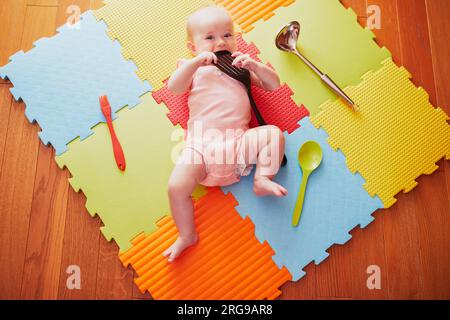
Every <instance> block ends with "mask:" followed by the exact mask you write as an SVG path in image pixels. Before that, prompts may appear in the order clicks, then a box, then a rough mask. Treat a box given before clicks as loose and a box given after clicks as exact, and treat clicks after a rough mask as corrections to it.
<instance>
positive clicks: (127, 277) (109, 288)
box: [96, 236, 135, 300]
mask: <svg viewBox="0 0 450 320" xmlns="http://www.w3.org/2000/svg"><path fill="white" fill-rule="evenodd" d="M134 285H135V284H134V283H133V270H132V269H130V268H128V269H125V268H124V267H123V265H122V263H121V262H120V260H119V247H118V246H117V244H116V243H115V242H107V241H106V239H105V238H104V237H103V236H101V237H100V252H99V257H98V271H97V292H96V299H108V300H109V299H111V300H117V299H132V298H133V286H134Z"/></svg>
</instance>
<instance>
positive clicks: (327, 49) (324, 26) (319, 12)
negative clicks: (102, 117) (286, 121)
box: [243, 0, 391, 115]
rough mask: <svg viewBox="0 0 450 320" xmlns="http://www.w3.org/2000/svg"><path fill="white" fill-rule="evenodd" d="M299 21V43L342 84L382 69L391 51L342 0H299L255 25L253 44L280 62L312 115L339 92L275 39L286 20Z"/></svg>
mask: <svg viewBox="0 0 450 320" xmlns="http://www.w3.org/2000/svg"><path fill="white" fill-rule="evenodd" d="M293 20H297V21H299V22H300V24H301V35H300V38H299V43H298V48H299V50H300V52H301V53H303V54H304V55H305V56H306V57H307V58H308V59H310V60H311V62H312V63H314V64H315V65H316V66H317V67H318V68H319V69H321V71H322V72H324V73H326V74H328V75H329V76H330V77H331V78H332V79H333V80H334V81H335V82H336V83H337V84H338V85H340V86H341V87H342V88H345V87H347V86H348V85H353V84H357V83H359V81H360V77H361V76H362V75H363V74H364V73H366V72H368V71H370V70H376V69H377V68H380V67H381V66H380V63H381V62H382V61H383V60H385V59H386V58H388V57H390V56H391V54H390V52H389V50H387V48H385V47H383V48H380V47H379V46H378V44H377V43H376V42H375V41H374V39H375V35H374V33H373V32H372V31H371V30H369V29H364V28H363V27H362V26H361V25H360V24H359V23H358V21H357V17H356V14H355V12H354V11H353V10H352V9H351V8H348V9H345V7H344V6H343V5H342V4H341V3H340V2H339V0H332V1H328V0H316V1H309V0H296V1H295V2H294V3H293V4H291V5H290V6H289V7H280V8H278V9H277V14H276V15H275V16H274V17H273V18H271V19H270V20H269V21H266V22H262V21H258V22H256V23H255V29H254V30H252V31H250V32H248V33H245V34H243V37H244V39H245V40H246V41H247V42H248V43H254V44H255V45H256V46H257V47H258V48H259V50H260V51H261V54H260V58H261V59H262V60H263V61H265V62H269V63H270V64H271V65H273V66H274V67H275V69H276V70H277V71H278V73H279V75H280V79H281V80H282V81H283V82H285V83H287V84H288V85H289V87H290V88H291V89H292V90H293V91H294V96H293V99H294V101H295V102H296V103H297V104H304V105H305V106H306V107H307V108H308V110H309V112H310V114H311V115H314V114H316V113H317V112H318V107H319V106H320V105H321V104H322V103H323V102H325V101H327V100H328V99H335V98H336V96H335V95H334V93H333V92H332V91H331V90H330V89H329V88H328V87H327V86H326V85H325V84H324V83H323V82H322V81H321V80H320V78H319V77H318V76H317V75H316V74H315V73H314V72H312V71H311V70H310V69H309V68H308V67H307V66H306V64H304V63H303V62H302V61H300V59H298V58H297V57H296V56H294V55H293V54H289V53H286V52H281V51H280V50H278V49H277V48H276V47H275V45H274V43H273V41H274V40H273V41H268V39H267V35H268V34H273V39H274V38H275V35H276V33H277V32H278V30H279V29H280V28H281V26H282V25H284V24H286V23H287V22H289V21H293Z"/></svg>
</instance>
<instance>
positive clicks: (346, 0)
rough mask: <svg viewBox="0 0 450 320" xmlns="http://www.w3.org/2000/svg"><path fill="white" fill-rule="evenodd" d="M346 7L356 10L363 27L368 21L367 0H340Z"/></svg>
mask: <svg viewBox="0 0 450 320" xmlns="http://www.w3.org/2000/svg"><path fill="white" fill-rule="evenodd" d="M340 1H341V3H342V4H343V5H344V6H345V7H346V8H351V9H352V10H353V11H355V13H356V16H357V18H358V22H359V24H360V25H361V26H362V27H364V28H365V27H366V23H367V0H340Z"/></svg>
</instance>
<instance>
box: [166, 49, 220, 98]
mask: <svg viewBox="0 0 450 320" xmlns="http://www.w3.org/2000/svg"><path fill="white" fill-rule="evenodd" d="M213 61H214V62H217V57H216V55H215V54H214V53H212V52H202V53H201V54H199V55H198V56H196V57H195V58H193V59H191V60H186V61H185V62H184V63H182V64H181V65H180V67H179V68H178V69H177V70H176V71H175V72H174V73H173V74H172V75H171V77H170V79H169V81H168V83H167V87H168V89H169V91H170V92H172V93H173V94H175V95H181V94H183V93H185V92H186V91H187V90H188V89H189V87H190V85H191V82H192V76H193V75H194V73H195V71H197V69H198V68H199V67H200V66H202V65H208V64H211V63H212V62H213Z"/></svg>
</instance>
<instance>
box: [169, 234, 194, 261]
mask: <svg viewBox="0 0 450 320" xmlns="http://www.w3.org/2000/svg"><path fill="white" fill-rule="evenodd" d="M197 241H198V235H197V233H194V234H192V235H190V236H185V237H181V236H178V239H177V240H175V242H174V243H173V244H172V245H171V246H170V247H169V249H167V250H166V251H164V253H163V256H164V257H168V259H167V261H169V262H173V261H174V260H175V259H176V258H177V257H178V256H179V255H180V254H181V253H182V252H183V251H184V249H186V248H187V247H190V246H192V245H194V244H196V243H197Z"/></svg>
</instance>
